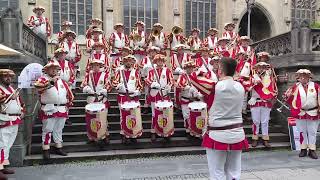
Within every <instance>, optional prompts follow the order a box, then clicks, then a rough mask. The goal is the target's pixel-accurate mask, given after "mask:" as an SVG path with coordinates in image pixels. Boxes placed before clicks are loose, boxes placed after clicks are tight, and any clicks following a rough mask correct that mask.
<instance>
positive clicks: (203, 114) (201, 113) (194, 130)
mask: <svg viewBox="0 0 320 180" xmlns="http://www.w3.org/2000/svg"><path fill="white" fill-rule="evenodd" d="M188 107H189V109H190V116H189V122H188V124H189V130H190V135H192V136H196V137H200V136H201V135H202V130H203V128H204V127H206V124H207V121H208V112H207V104H206V103H204V102H201V101H195V102H191V103H189V105H188Z"/></svg>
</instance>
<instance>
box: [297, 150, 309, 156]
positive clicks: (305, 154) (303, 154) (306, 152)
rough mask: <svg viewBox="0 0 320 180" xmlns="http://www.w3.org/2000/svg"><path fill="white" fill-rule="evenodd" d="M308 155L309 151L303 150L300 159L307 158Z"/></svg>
mask: <svg viewBox="0 0 320 180" xmlns="http://www.w3.org/2000/svg"><path fill="white" fill-rule="evenodd" d="M307 154H308V151H307V149H301V151H300V153H299V157H306V156H307Z"/></svg>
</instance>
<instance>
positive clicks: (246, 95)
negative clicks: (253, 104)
mask: <svg viewBox="0 0 320 180" xmlns="http://www.w3.org/2000/svg"><path fill="white" fill-rule="evenodd" d="M247 106H248V93H247V92H246V93H245V94H244V97H243V105H242V113H243V114H247Z"/></svg>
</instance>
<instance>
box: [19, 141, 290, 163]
mask: <svg viewBox="0 0 320 180" xmlns="http://www.w3.org/2000/svg"><path fill="white" fill-rule="evenodd" d="M271 145H272V148H271V149H272V150H276V149H289V148H290V143H288V142H280V143H272V144H271ZM264 149H265V148H264V147H263V146H262V145H259V146H258V147H256V148H252V147H250V149H249V152H244V153H250V152H252V151H256V150H264ZM196 154H205V150H204V149H203V148H202V147H199V146H187V147H160V148H159V147H158V148H156V147H155V148H149V149H124V150H105V151H88V152H70V153H69V154H68V156H59V155H55V154H51V163H53V164H62V163H67V162H75V161H90V160H92V161H105V160H114V159H133V158H149V157H150V158H152V157H157V156H179V155H196ZM39 164H43V160H42V155H41V154H34V155H29V156H26V157H25V160H24V165H25V166H34V165H39Z"/></svg>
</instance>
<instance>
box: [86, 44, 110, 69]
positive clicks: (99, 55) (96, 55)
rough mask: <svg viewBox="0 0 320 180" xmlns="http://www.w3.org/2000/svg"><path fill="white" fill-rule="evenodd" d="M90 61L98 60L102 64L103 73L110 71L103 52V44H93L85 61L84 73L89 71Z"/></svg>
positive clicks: (107, 60)
mask: <svg viewBox="0 0 320 180" xmlns="http://www.w3.org/2000/svg"><path fill="white" fill-rule="evenodd" d="M92 59H98V60H100V61H101V62H103V63H104V66H103V67H102V68H103V71H104V72H109V71H110V69H109V68H110V65H109V59H108V55H107V54H106V52H105V45H104V44H103V43H100V42H96V43H94V44H93V46H92V52H91V55H90V57H89V58H88V60H87V65H86V73H88V72H89V71H90V62H91V60H92Z"/></svg>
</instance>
